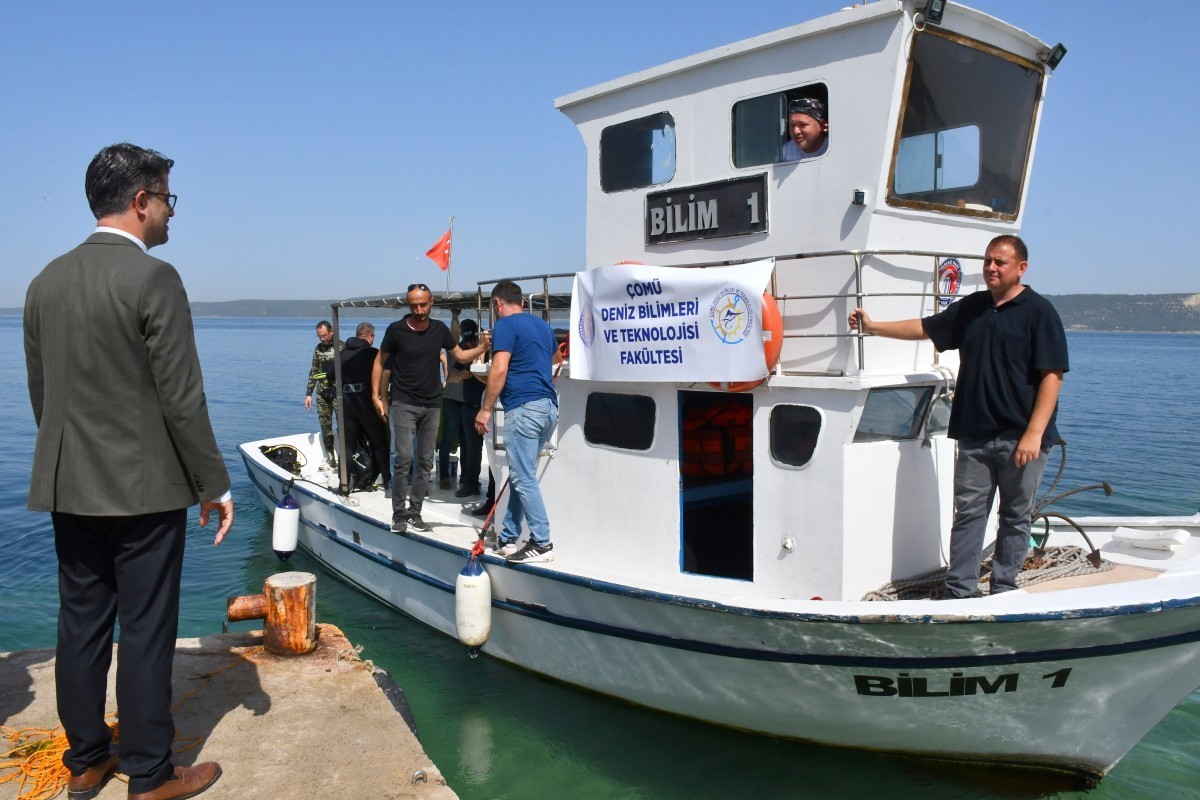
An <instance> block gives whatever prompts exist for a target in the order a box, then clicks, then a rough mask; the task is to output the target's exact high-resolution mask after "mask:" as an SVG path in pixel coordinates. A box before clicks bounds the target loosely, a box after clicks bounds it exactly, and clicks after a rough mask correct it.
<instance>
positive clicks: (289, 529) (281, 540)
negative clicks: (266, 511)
mask: <svg viewBox="0 0 1200 800" xmlns="http://www.w3.org/2000/svg"><path fill="white" fill-rule="evenodd" d="M299 535H300V506H298V505H296V501H295V500H293V499H292V496H291V495H290V494H285V495H284V496H283V499H282V500H280V501H279V504H278V505H276V506H275V524H274V526H273V527H272V529H271V549H272V550H274V551H275V555H277V556H279V558H280V560H282V561H287V560H288V559H289V558H291V557H292V553H294V552H296V539H297V538H298V537H299Z"/></svg>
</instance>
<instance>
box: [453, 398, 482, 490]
mask: <svg viewBox="0 0 1200 800" xmlns="http://www.w3.org/2000/svg"><path fill="white" fill-rule="evenodd" d="M478 413H479V406H472V405H464V406H463V415H462V427H461V433H462V447H460V448H459V450H458V452H459V456H458V482H459V483H460V484H462V485H464V486H474V485H478V483H479V472H480V470H481V469H482V468H483V437H482V436H481V435H479V434H478V433H476V432H475V416H476V415H477V414H478Z"/></svg>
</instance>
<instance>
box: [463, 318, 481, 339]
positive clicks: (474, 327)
mask: <svg viewBox="0 0 1200 800" xmlns="http://www.w3.org/2000/svg"><path fill="white" fill-rule="evenodd" d="M478 333H479V324H478V323H477V322H475V320H473V319H464V320H463V321H462V322H460V323H458V335H459V336H460V337H461V338H463V339H469V338H471V337H473V336H475V335H476V334H478Z"/></svg>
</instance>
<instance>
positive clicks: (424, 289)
mask: <svg viewBox="0 0 1200 800" xmlns="http://www.w3.org/2000/svg"><path fill="white" fill-rule="evenodd" d="M413 289H420V290H421V291H422V292H428V291H429V287H428V286H426V285H425V284H423V283H410V284H409V285H408V289H407V290H406V291H409V292H411V291H412V290H413Z"/></svg>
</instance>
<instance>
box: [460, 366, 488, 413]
mask: <svg viewBox="0 0 1200 800" xmlns="http://www.w3.org/2000/svg"><path fill="white" fill-rule="evenodd" d="M459 369H462V370H465V371H466V373H467V374H466V375H465V376H464V377H463V402H464V403H466V404H467V405H469V406H471V407H472V408H479V407H480V406H482V405H483V394H484V392H486V391H487V385H486V384H484V383H483V382H482V381H480V380H479V379H478V378H476V377H475V376H474V375H472V374H471V365H470V364H462V365H461V366H459Z"/></svg>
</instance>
